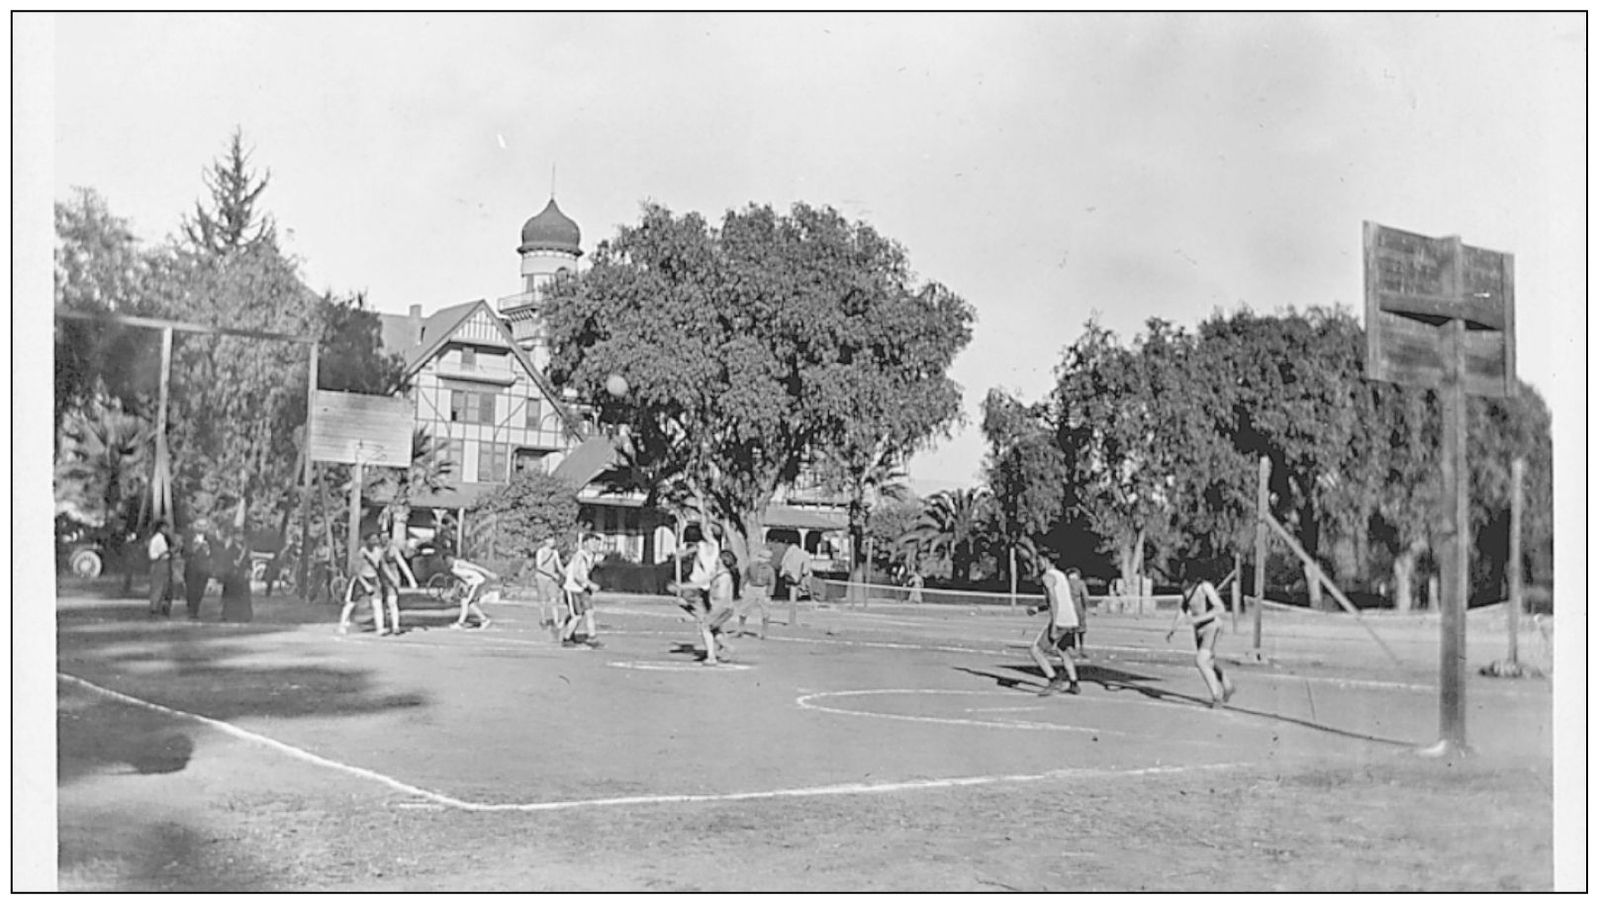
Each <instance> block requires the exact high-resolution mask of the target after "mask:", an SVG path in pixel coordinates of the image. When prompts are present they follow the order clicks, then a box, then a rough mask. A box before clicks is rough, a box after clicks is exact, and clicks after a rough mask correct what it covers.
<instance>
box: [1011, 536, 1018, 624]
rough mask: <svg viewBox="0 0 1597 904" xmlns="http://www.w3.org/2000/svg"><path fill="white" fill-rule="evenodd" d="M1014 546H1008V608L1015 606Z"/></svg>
mask: <svg viewBox="0 0 1597 904" xmlns="http://www.w3.org/2000/svg"><path fill="white" fill-rule="evenodd" d="M1017 583H1018V582H1017V581H1016V580H1015V547H1013V546H1011V547H1009V608H1011V609H1013V608H1015V603H1016V599H1015V587H1016V584H1017Z"/></svg>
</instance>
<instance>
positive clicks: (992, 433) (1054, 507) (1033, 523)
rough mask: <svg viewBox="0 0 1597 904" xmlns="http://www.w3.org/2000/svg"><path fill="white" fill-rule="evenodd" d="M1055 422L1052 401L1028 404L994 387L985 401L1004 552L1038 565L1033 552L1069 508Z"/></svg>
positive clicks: (991, 484)
mask: <svg viewBox="0 0 1597 904" xmlns="http://www.w3.org/2000/svg"><path fill="white" fill-rule="evenodd" d="M1056 421H1057V419H1056V418H1055V417H1054V415H1053V412H1052V411H1051V410H1050V406H1049V404H1048V403H1046V402H1044V403H1040V404H1036V405H1027V404H1025V403H1023V402H1021V401H1019V400H1018V399H1016V398H1014V397H1013V396H1010V395H1009V394H1008V393H1005V392H1003V391H1002V390H999V389H992V390H989V391H988V393H987V398H986V399H984V400H983V401H982V424H981V427H982V434H983V435H984V436H985V437H986V438H987V460H986V463H985V467H984V470H985V472H986V478H987V487H988V488H989V489H990V490H992V494H993V510H994V514H995V516H996V517H995V519H994V524H995V526H996V529H997V533H998V534H999V536H998V537H997V538H996V539H997V540H998V541H999V545H1000V546H1002V547H1004V549H1005V552H1007V551H1010V550H1012V551H1014V552H1015V553H1016V554H1017V555H1019V556H1023V557H1024V558H1025V559H1026V560H1027V561H1028V562H1031V564H1033V565H1035V562H1032V561H1031V560H1032V557H1033V550H1034V549H1035V548H1036V546H1037V544H1038V542H1039V541H1040V540H1042V538H1043V536H1044V535H1045V534H1047V533H1049V532H1050V531H1051V530H1052V529H1053V527H1054V526H1055V525H1056V524H1057V523H1058V522H1059V520H1060V518H1061V517H1063V515H1064V510H1065V499H1066V492H1067V486H1068V484H1069V477H1070V475H1069V469H1068V463H1067V461H1066V459H1065V454H1064V452H1063V451H1062V450H1061V449H1060V448H1059V444H1058V442H1057V429H1056ZM1005 557H1006V556H1003V555H1001V556H1000V562H1002V561H1003V560H1004V558H1005ZM1017 564H1018V562H1017ZM1005 570H1007V565H1006V566H1005ZM1019 577H1020V575H1018V574H1013V575H1011V579H1012V580H1018V579H1019Z"/></svg>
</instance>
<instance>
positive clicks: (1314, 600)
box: [1303, 562, 1326, 611]
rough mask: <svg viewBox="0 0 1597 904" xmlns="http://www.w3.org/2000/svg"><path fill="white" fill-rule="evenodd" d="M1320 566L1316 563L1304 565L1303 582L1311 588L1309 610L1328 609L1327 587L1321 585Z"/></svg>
mask: <svg viewBox="0 0 1597 904" xmlns="http://www.w3.org/2000/svg"><path fill="white" fill-rule="evenodd" d="M1319 575H1320V566H1319V564H1318V563H1316V562H1304V563H1303V580H1304V581H1305V582H1306V583H1307V584H1308V586H1309V608H1310V609H1313V610H1315V611H1321V610H1323V609H1325V608H1326V602H1325V585H1323V584H1321V583H1320V577H1319Z"/></svg>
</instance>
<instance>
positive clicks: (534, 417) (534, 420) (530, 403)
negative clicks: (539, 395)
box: [527, 399, 543, 430]
mask: <svg viewBox="0 0 1597 904" xmlns="http://www.w3.org/2000/svg"><path fill="white" fill-rule="evenodd" d="M541 417H543V403H542V402H540V401H539V400H537V399H528V400H527V429H528V430H537V429H538V419H539V418H541Z"/></svg>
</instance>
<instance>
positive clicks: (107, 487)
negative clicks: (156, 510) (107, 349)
mask: <svg viewBox="0 0 1597 904" xmlns="http://www.w3.org/2000/svg"><path fill="white" fill-rule="evenodd" d="M154 438H155V427H154V426H153V425H152V424H151V423H150V422H149V421H147V420H145V419H144V418H142V417H140V416H138V415H137V414H134V413H132V412H129V411H127V410H126V409H124V408H123V406H122V402H121V401H120V400H118V399H112V398H108V397H106V396H103V395H100V396H96V397H95V398H93V399H90V400H89V401H88V402H87V403H85V404H84V405H83V406H82V407H81V408H76V409H74V410H72V411H70V412H68V413H67V414H66V416H65V417H64V418H63V419H62V422H61V433H60V435H59V437H58V439H59V442H58V444H57V452H56V461H55V473H54V480H53V483H54V485H55V499H56V509H57V511H67V512H71V513H73V514H74V515H75V516H76V517H79V518H81V519H83V520H85V521H88V522H89V523H91V524H93V525H94V526H97V527H100V528H101V529H102V531H103V535H104V540H105V545H106V553H107V554H108V555H109V556H110V557H111V558H112V559H115V560H118V561H120V560H122V559H124V558H125V557H124V556H123V555H122V547H123V545H124V542H125V540H126V537H127V535H128V533H129V532H130V530H132V529H133V528H135V527H136V526H137V525H134V524H133V523H132V519H131V518H130V517H129V510H130V508H131V505H132V504H133V503H135V502H136V501H137V500H138V498H139V494H140V493H141V492H143V490H144V489H145V487H146V486H147V485H148V483H149V472H150V463H151V459H152V455H153V452H154V444H153V440H154ZM130 567H131V565H130ZM132 578H133V576H132V572H131V571H128V572H127V573H126V574H125V575H124V582H123V583H124V587H130V586H131V585H132Z"/></svg>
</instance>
